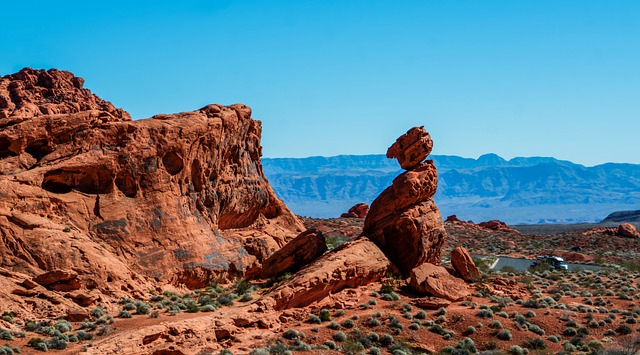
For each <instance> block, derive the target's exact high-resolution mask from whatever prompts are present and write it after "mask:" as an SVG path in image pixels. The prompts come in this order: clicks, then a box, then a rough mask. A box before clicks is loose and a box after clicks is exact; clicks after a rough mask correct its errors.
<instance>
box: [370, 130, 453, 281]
mask: <svg viewBox="0 0 640 355" xmlns="http://www.w3.org/2000/svg"><path fill="white" fill-rule="evenodd" d="M416 132H424V128H422V127H417V128H416V127H414V128H412V129H410V130H409V132H408V133H407V134H406V135H405V136H402V137H400V138H399V139H398V141H396V143H394V145H392V146H391V148H389V149H390V150H393V152H394V156H403V157H406V156H411V157H415V156H416V155H417V153H416V152H417V151H422V152H423V153H424V152H426V153H427V154H428V152H430V150H431V146H432V143H431V138H429V137H428V133H426V132H424V134H426V137H425V136H424V135H423V136H421V137H422V138H421V139H418V141H421V142H422V141H426V142H429V144H427V143H426V142H423V143H421V145H420V144H419V145H418V146H422V147H423V148H424V149H422V150H419V149H418V148H417V146H416V145H415V144H408V143H407V139H409V138H410V137H413V138H415V137H416V136H417V133H416ZM412 141H413V142H414V143H415V142H416V140H415V139H413V140H412ZM416 144H418V143H416ZM403 146H406V147H411V150H410V151H408V152H406V153H405V154H403V153H402V151H400V150H399V149H400V147H403ZM427 147H428V148H429V149H426V148H427ZM419 156H420V157H422V159H424V157H426V155H424V154H419ZM403 159H404V158H403ZM416 159H418V158H415V159H413V160H416ZM399 161H400V163H401V164H402V163H403V162H404V160H400V159H399ZM409 165H411V166H412V169H411V170H409V171H406V172H404V173H402V174H400V175H399V176H397V177H396V178H395V179H394V180H393V183H392V185H391V186H390V187H388V188H387V189H385V190H384V191H383V192H382V193H381V194H380V196H378V197H377V198H376V199H375V200H374V201H373V203H372V204H371V208H370V209H369V213H368V214H367V217H366V218H365V221H364V227H363V232H362V234H363V235H366V236H367V237H368V238H369V239H371V240H372V241H373V242H374V243H376V245H378V247H379V248H380V249H381V250H382V251H383V252H384V253H385V254H386V255H387V256H388V257H389V259H390V260H391V262H393V263H394V264H395V265H396V266H397V267H398V269H399V270H400V272H401V273H402V274H403V275H404V276H407V275H409V272H410V271H411V270H412V269H413V268H415V267H416V266H419V265H421V264H423V263H425V262H429V263H432V264H439V263H440V248H441V247H442V244H443V243H444V236H445V230H444V225H443V222H442V217H441V216H440V212H439V210H438V207H437V206H436V205H435V203H434V201H433V195H435V193H436V188H437V186H438V171H437V170H436V167H435V165H434V164H433V161H430V160H428V161H425V162H423V163H419V164H418V165H413V164H409Z"/></svg>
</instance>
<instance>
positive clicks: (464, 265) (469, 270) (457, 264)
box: [451, 247, 480, 281]
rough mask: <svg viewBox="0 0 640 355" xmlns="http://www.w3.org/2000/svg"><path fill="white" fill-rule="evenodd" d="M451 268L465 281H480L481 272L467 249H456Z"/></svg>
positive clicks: (453, 252)
mask: <svg viewBox="0 0 640 355" xmlns="http://www.w3.org/2000/svg"><path fill="white" fill-rule="evenodd" d="M451 266H453V268H454V269H455V270H456V271H457V272H458V274H459V275H460V277H462V279H464V280H465V281H477V280H478V279H480V271H478V268H477V267H476V264H475V263H474V262H473V259H472V258H471V254H469V252H468V251H467V249H465V248H462V247H456V248H455V249H453V251H452V252H451Z"/></svg>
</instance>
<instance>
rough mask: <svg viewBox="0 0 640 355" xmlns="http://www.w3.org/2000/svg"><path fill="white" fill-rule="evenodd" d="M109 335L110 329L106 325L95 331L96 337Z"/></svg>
mask: <svg viewBox="0 0 640 355" xmlns="http://www.w3.org/2000/svg"><path fill="white" fill-rule="evenodd" d="M110 333H111V327H110V326H109V325H108V324H105V325H102V326H100V327H99V328H98V330H96V335H97V336H99V337H100V336H104V335H108V334H110Z"/></svg>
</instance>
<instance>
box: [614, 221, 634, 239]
mask: <svg viewBox="0 0 640 355" xmlns="http://www.w3.org/2000/svg"><path fill="white" fill-rule="evenodd" d="M616 234H617V235H618V236H620V237H624V238H640V233H638V230H637V229H636V226H634V225H633V224H631V223H622V224H621V225H620V226H618V230H617V231H616Z"/></svg>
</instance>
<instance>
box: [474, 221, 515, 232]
mask: <svg viewBox="0 0 640 355" xmlns="http://www.w3.org/2000/svg"><path fill="white" fill-rule="evenodd" d="M478 225H479V226H480V227H482V228H487V229H491V230H494V231H500V232H507V233H519V232H518V231H517V230H515V229H513V228H511V227H509V226H508V225H507V224H506V223H504V222H502V221H499V220H497V219H492V220H490V221H486V222H480V223H479V224H478Z"/></svg>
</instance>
